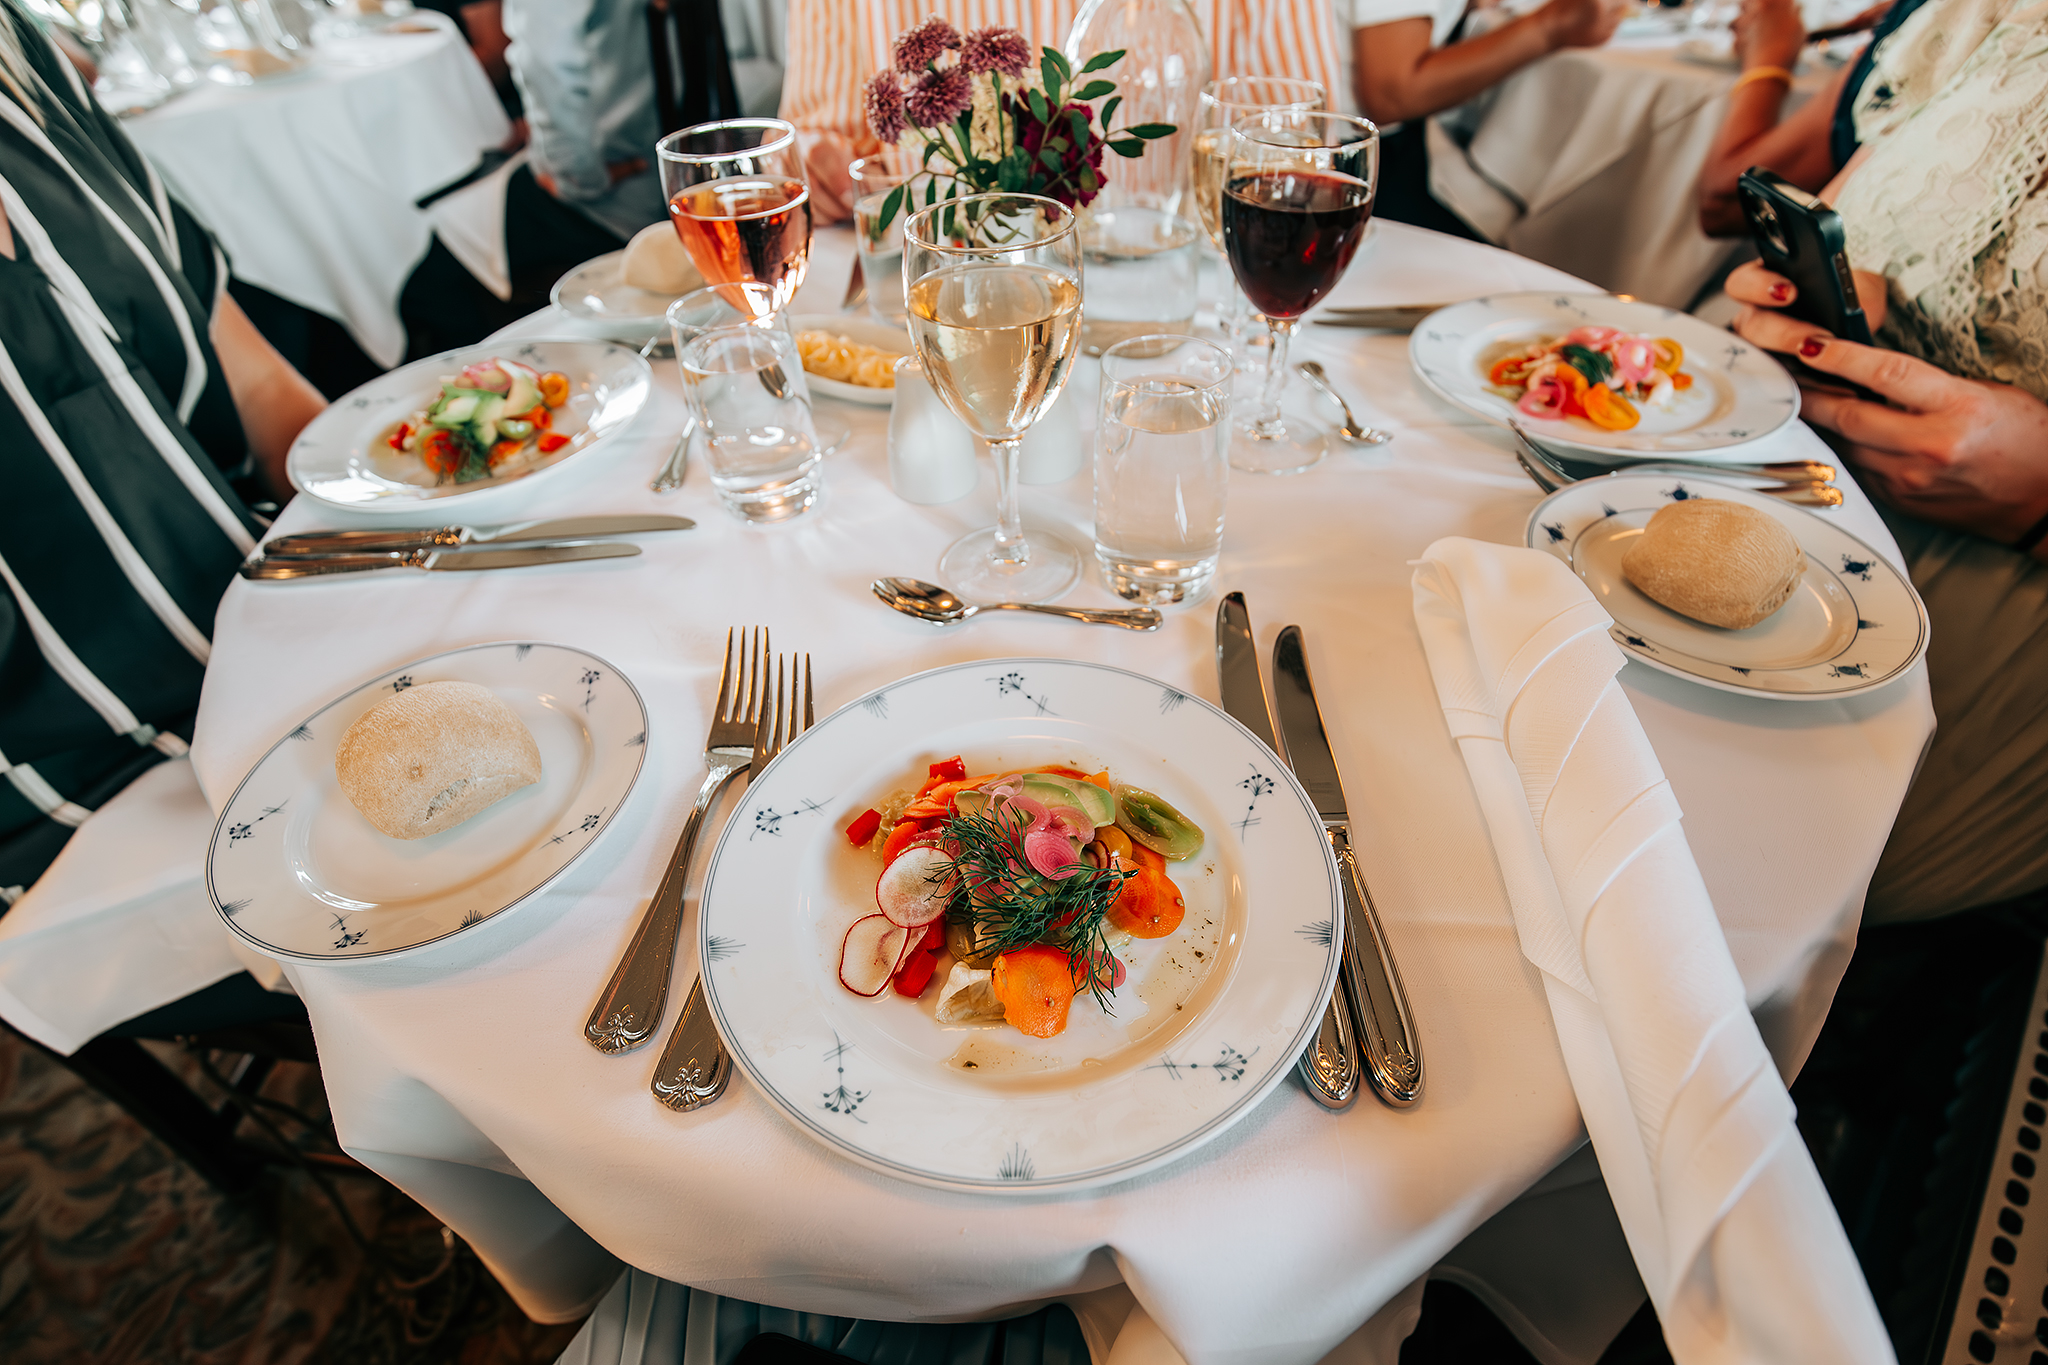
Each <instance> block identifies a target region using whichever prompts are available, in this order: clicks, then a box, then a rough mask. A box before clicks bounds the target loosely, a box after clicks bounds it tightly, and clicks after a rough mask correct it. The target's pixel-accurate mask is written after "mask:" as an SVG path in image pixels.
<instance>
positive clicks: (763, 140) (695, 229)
mask: <svg viewBox="0 0 2048 1365" xmlns="http://www.w3.org/2000/svg"><path fill="white" fill-rule="evenodd" d="M654 151H655V155H656V157H657V158H658V159H659V160H660V163H661V192H662V194H663V195H664V196H665V197H666V198H667V199H668V215H669V221H670V222H671V223H673V224H674V225H675V230H676V236H678V237H680V238H682V241H683V249H684V250H685V251H687V252H689V253H690V259H691V260H692V261H694V262H696V265H697V269H698V270H699V271H701V272H702V273H703V275H704V279H705V281H706V282H707V283H710V284H714V285H718V286H720V296H721V297H723V298H724V299H725V300H726V302H728V303H730V304H731V305H732V306H733V307H734V308H737V309H740V310H742V311H744V312H746V313H749V314H751V315H752V316H753V317H755V318H756V319H763V318H766V317H768V316H770V315H771V314H773V313H776V312H778V311H780V310H781V309H782V308H783V307H784V306H786V305H787V304H788V303H789V301H790V299H791V298H792V297H793V296H794V295H795V294H796V291H797V287H798V286H799V285H801V284H802V283H803V282H804V271H805V268H806V267H807V266H808V265H809V263H810V257H811V189H810V184H809V182H807V181H806V180H805V179H804V159H803V155H802V153H801V152H799V151H798V150H797V145H796V129H795V128H794V127H792V126H791V125H789V124H787V123H784V122H783V121H782V120H781V119H774V118H736V119H725V120H723V121H721V122H718V123H700V124H697V125H696V126H695V127H692V128H685V129H683V130H682V131H681V132H677V133H670V134H669V135H668V136H667V137H665V138H663V139H662V140H661V141H660V142H657V143H656V144H655V145H654Z"/></svg>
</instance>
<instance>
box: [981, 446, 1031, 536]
mask: <svg viewBox="0 0 2048 1365" xmlns="http://www.w3.org/2000/svg"><path fill="white" fill-rule="evenodd" d="M1018 444H1019V443H1018V442H1017V441H1016V440H1014V439H1013V440H1008V441H990V442H989V443H988V454H989V459H990V460H991V461H992V462H993V463H994V464H995V467H996V543H995V544H994V545H993V546H991V547H990V548H989V552H988V557H989V559H990V560H991V561H993V562H995V563H997V564H1008V565H1021V564H1024V563H1027V562H1028V561H1029V560H1030V558H1031V547H1030V545H1028V544H1027V543H1026V542H1025V540H1024V509H1023V506H1022V504H1021V503H1020V502H1019V501H1018V496H1017V450H1018Z"/></svg>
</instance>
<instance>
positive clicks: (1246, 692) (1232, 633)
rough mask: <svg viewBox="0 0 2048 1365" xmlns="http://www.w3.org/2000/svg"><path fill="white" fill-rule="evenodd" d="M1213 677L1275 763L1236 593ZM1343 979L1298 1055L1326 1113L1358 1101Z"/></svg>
mask: <svg viewBox="0 0 2048 1365" xmlns="http://www.w3.org/2000/svg"><path fill="white" fill-rule="evenodd" d="M1216 673H1217V676H1218V677H1219V678H1220V679H1221V680H1222V684H1223V709H1224V710H1225V711H1227V712H1229V713H1230V717H1231V719H1232V720H1235V721H1236V722H1237V723H1238V724H1240V725H1242V726H1243V727H1244V728H1245V729H1247V730H1249V731H1251V732H1252V734H1253V735H1254V736H1255V737H1256V738H1257V739H1258V741H1259V742H1260V743H1261V744H1264V745H1265V746H1266V747H1267V748H1268V749H1271V750H1272V751H1273V757H1274V758H1276V759H1277V758H1279V757H1280V745H1279V743H1278V742H1277V741H1275V740H1274V738H1273V717H1272V712H1271V711H1270V709H1269V708H1268V707H1267V705H1266V684H1265V682H1264V680H1263V679H1261V678H1260V677H1259V650H1258V646H1257V645H1255V644H1254V643H1253V642H1252V618H1251V612H1250V611H1249V610H1248V609H1247V608H1246V607H1245V604H1244V594H1243V593H1241V592H1233V593H1226V594H1224V597H1223V601H1222V602H1221V603H1220V604H1218V606H1217V608H1216ZM1331 932H1332V933H1336V934H1340V935H1341V934H1342V933H1343V926H1342V925H1341V924H1334V923H1333V924H1332V926H1331ZM1347 975H1349V973H1347V972H1346V971H1345V970H1344V969H1343V966H1342V963H1341V962H1340V964H1339V967H1338V971H1337V988H1336V989H1335V990H1334V991H1333V992H1331V994H1330V1003H1329V1004H1328V1005H1327V1006H1325V1007H1324V1009H1323V1021H1322V1023H1321V1024H1320V1025H1319V1026H1318V1027H1317V1029H1316V1036H1315V1039H1314V1041H1312V1042H1311V1043H1310V1044H1309V1045H1308V1050H1307V1051H1306V1052H1304V1053H1302V1054H1301V1062H1300V1068H1301V1079H1302V1080H1303V1081H1304V1082H1305V1083H1307V1085H1308V1092H1309V1094H1311V1095H1313V1096H1314V1097H1315V1099H1316V1103H1318V1104H1320V1105H1322V1106H1323V1107H1324V1108H1326V1109H1338V1110H1342V1109H1349V1108H1350V1107H1351V1106H1352V1105H1353V1104H1356V1103H1357V1102H1358V1046H1357V1042H1356V1035H1355V1034H1353V1033H1352V1031H1351V1013H1352V1010H1351V1005H1350V1003H1349V1001H1348V999H1347V995H1348V991H1349V986H1348V983H1347V982H1346V981H1345V977H1346V976H1347Z"/></svg>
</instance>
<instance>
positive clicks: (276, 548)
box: [263, 513, 697, 559]
mask: <svg viewBox="0 0 2048 1365" xmlns="http://www.w3.org/2000/svg"><path fill="white" fill-rule="evenodd" d="M696 525H697V523H696V522H694V521H691V520H690V519H689V518H688V517H672V516H660V515H655V514H651V513H650V514H644V515H636V516H612V517H566V518H563V519H562V520H559V521H534V522H527V523H524V524H522V525H518V526H500V527H497V528H495V529H491V530H483V531H479V530H475V529H473V528H471V527H468V526H442V527H437V528H432V529H427V530H418V531H309V532H307V533H306V534H304V535H296V536H279V537H277V538H276V539H275V540H267V541H265V542H264V543H263V554H264V557H265V558H268V559H285V558H289V557H291V556H293V555H347V554H362V553H366V552H370V551H378V552H382V551H387V550H450V549H454V548H456V547H458V546H464V545H519V544H527V543H531V542H534V541H543V540H584V539H587V538H589V537H591V536H622V535H631V534H633V533H635V532H644V531H688V530H690V529H692V528H694V527H695V526H696Z"/></svg>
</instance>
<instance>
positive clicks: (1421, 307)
mask: <svg viewBox="0 0 2048 1365" xmlns="http://www.w3.org/2000/svg"><path fill="white" fill-rule="evenodd" d="M1449 306H1450V305H1449V304H1443V303H1409V304H1399V305H1396V306H1394V307H1391V308H1335V307H1332V308H1323V309H1319V310H1317V311H1316V313H1315V314H1314V315H1313V316H1311V317H1310V319H1309V320H1310V321H1311V322H1320V323H1322V324H1323V325H1324V326H1325V327H1373V328H1378V329H1381V330H1383V331H1388V332H1412V331H1414V330H1415V327H1416V324H1417V323H1419V322H1421V321H1422V320H1423V319H1424V318H1426V317H1428V316H1429V315H1430V314H1431V313H1434V312H1437V311H1438V310H1440V309H1443V308H1447V307H1449Z"/></svg>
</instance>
